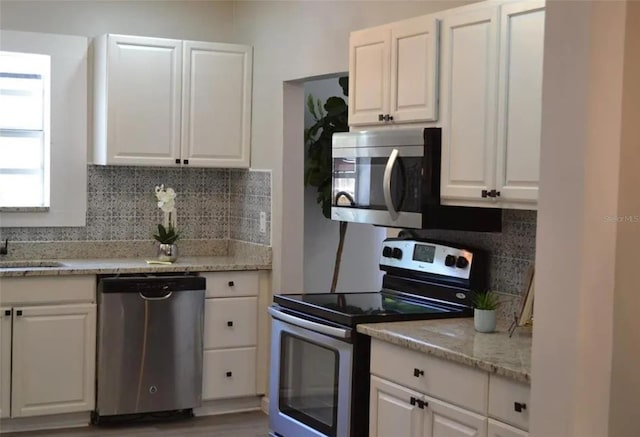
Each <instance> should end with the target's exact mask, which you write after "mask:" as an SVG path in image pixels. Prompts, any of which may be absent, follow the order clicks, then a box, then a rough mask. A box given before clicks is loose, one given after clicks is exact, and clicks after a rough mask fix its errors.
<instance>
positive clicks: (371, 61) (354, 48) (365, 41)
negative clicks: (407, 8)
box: [349, 28, 391, 125]
mask: <svg viewBox="0 0 640 437" xmlns="http://www.w3.org/2000/svg"><path fill="white" fill-rule="evenodd" d="M390 37H391V36H390V31H389V29H387V28H374V29H369V30H364V31H360V32H354V33H352V34H351V36H350V38H349V124H351V125H358V124H372V123H375V124H377V123H379V121H378V117H379V116H380V115H381V114H386V113H388V112H389V65H390V57H389V52H390V46H391V41H390Z"/></svg>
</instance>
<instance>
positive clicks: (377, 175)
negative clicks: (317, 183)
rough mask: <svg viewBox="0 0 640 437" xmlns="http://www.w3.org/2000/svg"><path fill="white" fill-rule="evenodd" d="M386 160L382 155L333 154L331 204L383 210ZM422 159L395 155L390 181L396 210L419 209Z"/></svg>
mask: <svg viewBox="0 0 640 437" xmlns="http://www.w3.org/2000/svg"><path fill="white" fill-rule="evenodd" d="M387 161H388V157H386V156H385V157H354V158H338V157H334V158H333V178H332V182H333V190H332V205H333V206H339V207H354V208H358V209H372V210H381V211H386V210H387V209H388V208H387V206H386V204H385V199H384V172H385V168H386V166H387ZM422 162H423V158H422V157H402V156H399V157H398V158H397V159H396V162H395V165H394V166H393V169H392V171H391V184H390V185H391V186H390V188H391V197H392V200H393V206H394V208H395V209H396V211H404V212H420V210H421V208H420V207H421V192H422V188H423V187H422V180H423V178H422ZM345 193H346V194H345ZM352 201H353V204H351V202H352Z"/></svg>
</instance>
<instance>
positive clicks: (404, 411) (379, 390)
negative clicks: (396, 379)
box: [369, 376, 424, 437]
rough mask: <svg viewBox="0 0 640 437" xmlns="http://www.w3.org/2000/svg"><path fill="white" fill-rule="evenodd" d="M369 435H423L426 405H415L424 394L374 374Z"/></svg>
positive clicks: (418, 436) (407, 436) (382, 436)
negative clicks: (424, 406)
mask: <svg viewBox="0 0 640 437" xmlns="http://www.w3.org/2000/svg"><path fill="white" fill-rule="evenodd" d="M370 393H371V399H370V411H369V437H398V436H402V437H422V436H423V435H424V432H423V430H424V409H420V408H419V407H418V405H412V404H411V400H412V399H420V400H421V399H422V398H423V396H422V395H421V394H420V393H418V392H415V391H413V390H409V389H408V388H404V387H402V386H401V385H397V384H394V383H392V382H389V381H386V380H384V379H381V378H378V377H376V376H371V391H370Z"/></svg>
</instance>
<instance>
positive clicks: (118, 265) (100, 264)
mask: <svg viewBox="0 0 640 437" xmlns="http://www.w3.org/2000/svg"><path fill="white" fill-rule="evenodd" d="M53 261H55V262H57V263H59V264H60V265H59V266H56V267H16V268H10V267H0V277H16V276H62V275H101V274H114V273H149V272H213V271H225V270H226V271H229V270H271V258H270V256H269V257H266V256H247V255H246V254H245V255H242V254H236V255H230V256H193V257H180V258H179V259H178V261H177V262H175V263H173V264H170V265H159V264H147V263H146V261H145V259H143V258H121V259H84V260H74V259H60V260H53ZM1 265H2V263H0V266H1Z"/></svg>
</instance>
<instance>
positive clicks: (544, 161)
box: [530, 1, 640, 437]
mask: <svg viewBox="0 0 640 437" xmlns="http://www.w3.org/2000/svg"><path fill="white" fill-rule="evenodd" d="M631 3H633V2H629V3H625V2H565V1H548V2H547V12H546V18H547V20H546V29H545V36H546V40H545V59H544V84H543V115H542V154H541V176H540V200H539V206H538V229H537V242H536V247H537V253H536V269H537V270H536V300H535V308H534V314H535V322H534V330H533V357H532V365H533V368H532V381H533V387H532V399H531V404H532V405H531V427H530V429H531V436H532V437H554V436H563V437H564V436H579V437H590V436H593V437H601V436H607V435H611V436H613V435H616V436H627V435H635V434H637V432H638V426H637V419H636V418H635V416H636V415H637V414H636V413H635V410H636V408H637V405H638V402H637V397H638V393H639V392H640V378H639V377H638V374H637V373H638V372H637V369H638V363H639V362H640V357H639V356H638V352H637V351H638V342H639V341H640V335H639V331H640V323H639V322H638V321H637V320H638V318H637V314H638V309H640V301H639V300H638V293H637V290H638V286H637V266H638V257H637V247H638V245H639V244H640V229H639V228H640V223H621V224H618V223H617V222H616V221H615V219H614V218H615V217H616V216H625V215H631V216H640V202H639V200H638V195H637V187H638V183H640V181H639V179H638V167H639V166H640V155H639V153H638V137H639V134H640V131H639V129H638V124H637V122H638V117H639V112H638V100H639V98H640V96H639V90H640V89H639V88H638V85H637V75H638V56H637V51H638V47H637V41H638V38H639V37H640V35H638V31H637V30H636V31H635V32H631V31H630V30H629V29H625V21H626V20H627V19H628V20H629V21H626V22H627V23H629V22H630V20H631V16H629V17H626V13H627V11H626V6H627V5H629V4H631ZM635 10H636V15H635V17H634V18H635V19H636V20H637V19H638V12H640V11H638V8H637V7H635ZM634 25H635V24H634ZM636 27H637V26H636ZM625 31H626V32H627V34H626V35H625ZM625 38H626V40H627V48H628V50H627V52H630V51H632V50H633V51H635V53H634V54H633V55H634V57H631V56H630V53H625V52H624V48H625ZM632 60H633V62H634V63H633V64H632V65H631V66H629V65H627V66H626V68H627V70H626V71H625V64H629V62H631V61H632ZM623 72H624V76H623ZM623 77H624V82H623ZM623 96H624V97H623ZM623 102H624V103H625V104H624V105H623ZM623 111H624V112H623ZM622 121H625V122H626V124H625V126H626V129H623V130H622V131H621V126H623V125H622ZM621 134H624V136H622V135H621ZM616 241H617V244H616ZM614 309H615V313H614ZM614 314H615V318H614ZM614 339H615V340H614ZM612 360H613V363H614V367H613V370H614V372H613V373H612ZM610 431H611V433H610ZM614 431H615V432H614Z"/></svg>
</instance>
